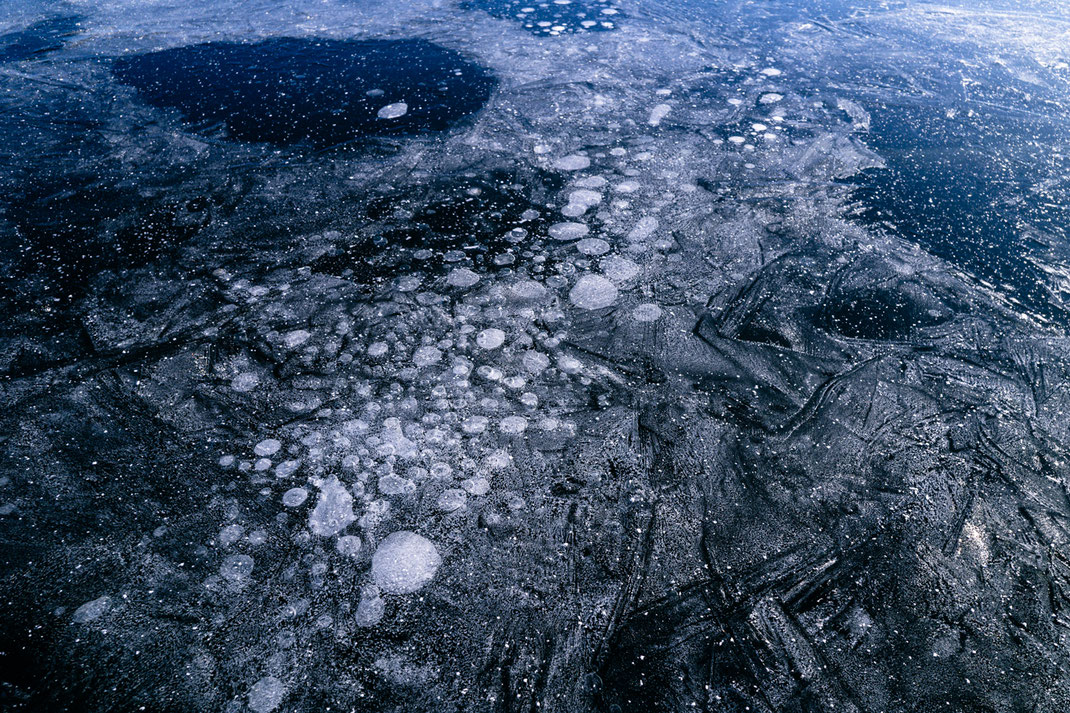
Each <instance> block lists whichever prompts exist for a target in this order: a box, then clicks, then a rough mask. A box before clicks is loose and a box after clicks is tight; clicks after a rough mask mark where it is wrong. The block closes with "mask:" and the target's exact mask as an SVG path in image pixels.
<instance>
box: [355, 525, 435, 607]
mask: <svg viewBox="0 0 1070 713" xmlns="http://www.w3.org/2000/svg"><path fill="white" fill-rule="evenodd" d="M441 563H442V558H441V556H439V554H438V550H437V549H436V548H435V545H434V544H433V543H432V542H431V541H430V540H428V539H427V538H425V537H421V536H420V535H417V534H416V533H415V532H410V531H408V530H401V531H399V532H395V533H392V534H390V535H387V537H386V538H385V539H384V540H383V541H382V542H380V543H379V547H378V548H376V550H375V554H374V555H372V578H373V579H374V580H375V583H376V584H378V585H379V587H380V588H381V589H382V590H383V591H385V592H388V593H390V594H410V593H412V592H415V591H417V590H419V589H421V588H423V587H424V586H425V585H426V584H427V583H428V582H430V581H431V579H432V578H433V577H434V576H435V572H437V571H438V567H439V565H440V564H441Z"/></svg>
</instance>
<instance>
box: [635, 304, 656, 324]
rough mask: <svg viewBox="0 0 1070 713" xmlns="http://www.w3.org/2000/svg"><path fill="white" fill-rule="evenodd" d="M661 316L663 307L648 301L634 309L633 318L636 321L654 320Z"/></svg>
mask: <svg viewBox="0 0 1070 713" xmlns="http://www.w3.org/2000/svg"><path fill="white" fill-rule="evenodd" d="M660 318H661V307H658V306H657V305H656V304H654V303H653V302H646V303H644V304H641V305H639V306H638V307H636V308H635V309H634V310H632V319H634V320H635V321H636V322H654V321H657V320H658V319H660Z"/></svg>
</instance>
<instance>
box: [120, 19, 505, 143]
mask: <svg viewBox="0 0 1070 713" xmlns="http://www.w3.org/2000/svg"><path fill="white" fill-rule="evenodd" d="M112 72H113V73H114V75H115V77H116V78H117V79H118V80H119V81H120V82H122V83H123V84H127V85H130V86H132V87H134V88H135V89H137V91H138V93H139V95H140V96H141V98H142V99H143V100H144V101H145V102H147V103H148V104H150V105H152V106H155V107H159V108H163V109H177V110H178V111H179V113H180V114H181V115H182V116H183V117H184V118H185V119H186V121H187V122H189V123H190V124H192V125H193V126H194V128H197V127H208V126H218V125H223V126H225V127H226V131H227V135H228V136H229V138H232V139H236V140H239V141H251V142H262V143H270V144H274V145H292V144H299V143H308V144H312V145H313V146H316V147H327V146H334V145H337V144H341V143H345V142H348V141H353V140H355V139H360V138H362V137H373V136H406V135H413V134H419V133H424V132H427V131H442V130H445V129H449V128H451V127H453V126H455V125H457V124H459V123H461V122H463V121H464V120H465V119H466V118H468V117H470V116H472V115H473V114H474V113H475V112H477V111H479V110H480V109H481V108H482V107H483V105H484V104H486V102H487V100H488V99H489V98H490V95H491V92H492V91H493V90H494V87H495V85H496V84H497V80H496V79H495V78H494V77H493V75H492V74H491V73H490V72H489V71H488V70H486V69H484V68H483V67H481V66H479V65H478V64H475V63H473V62H471V61H469V60H467V59H466V58H465V57H464V56H463V55H461V54H459V53H457V52H454V51H453V50H450V49H446V48H445V47H442V46H440V45H437V44H434V43H432V42H428V41H426V40H421V39H403V40H331V39H326V38H298V37H277V38H272V39H268V40H264V41H262V42H255V43H241V42H211V43H207V44H199V45H189V46H186V47H175V48H171V49H165V50H160V51H158V52H147V53H143V54H134V55H130V56H127V57H121V58H119V59H117V60H116V61H115V63H114V65H113V67H112Z"/></svg>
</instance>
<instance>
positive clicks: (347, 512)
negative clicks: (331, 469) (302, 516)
mask: <svg viewBox="0 0 1070 713" xmlns="http://www.w3.org/2000/svg"><path fill="white" fill-rule="evenodd" d="M356 519H357V518H356V515H354V514H353V496H352V495H351V494H350V493H349V490H347V489H346V487H345V486H344V485H342V483H340V482H339V481H338V478H336V477H331V478H330V479H329V480H327V481H326V482H325V483H324V484H323V485H322V486H321V487H320V495H319V499H318V500H317V501H316V507H314V508H312V512H311V513H310V514H309V516H308V527H309V529H310V530H312V532H313V534H316V535H319V536H321V537H330V536H331V535H337V534H338V533H339V532H341V531H342V530H344V529H346V528H347V527H349V524H350V523H351V522H353V521H354V520H356Z"/></svg>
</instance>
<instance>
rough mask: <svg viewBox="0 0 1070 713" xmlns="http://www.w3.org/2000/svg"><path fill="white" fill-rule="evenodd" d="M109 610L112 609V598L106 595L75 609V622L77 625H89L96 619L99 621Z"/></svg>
mask: <svg viewBox="0 0 1070 713" xmlns="http://www.w3.org/2000/svg"><path fill="white" fill-rule="evenodd" d="M109 609H111V597H109V596H107V595H105V596H103V597H100V598H98V599H94V600H93V601H91V602H86V603H85V604H83V605H82V606H80V607H78V608H77V609H75V610H74V617H73V621H74V623H75V624H87V623H89V622H91V621H93V620H94V619H99V618H100V617H101V616H103V615H104V613H105V612H107V611H108V610H109Z"/></svg>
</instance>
